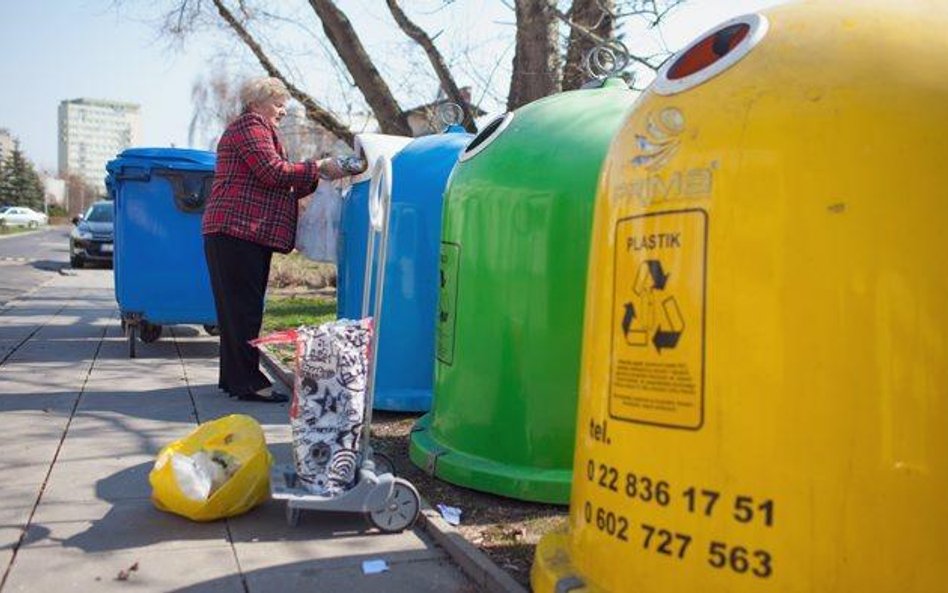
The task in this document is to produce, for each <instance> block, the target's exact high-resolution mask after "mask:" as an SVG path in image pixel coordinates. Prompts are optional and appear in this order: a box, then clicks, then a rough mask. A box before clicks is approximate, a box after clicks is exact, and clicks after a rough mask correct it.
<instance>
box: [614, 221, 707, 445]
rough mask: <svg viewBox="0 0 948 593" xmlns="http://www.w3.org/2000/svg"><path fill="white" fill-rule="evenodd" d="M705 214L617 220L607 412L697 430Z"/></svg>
mask: <svg viewBox="0 0 948 593" xmlns="http://www.w3.org/2000/svg"><path fill="white" fill-rule="evenodd" d="M707 233H708V214H707V212H705V211H704V210H680V211H674V212H657V213H651V214H644V215H640V216H631V217H629V218H623V219H621V220H619V221H618V222H617V223H616V232H615V238H616V241H615V285H614V289H613V303H612V356H611V368H610V377H609V415H610V416H611V417H612V418H614V419H616V420H624V421H628V422H642V423H646V424H655V425H659V426H667V427H673V428H686V429H698V428H700V427H701V424H702V422H703V421H704V316H705V290H706V286H705V281H706V265H707V264H706V257H707V253H706V252H707Z"/></svg>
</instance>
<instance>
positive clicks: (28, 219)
mask: <svg viewBox="0 0 948 593" xmlns="http://www.w3.org/2000/svg"><path fill="white" fill-rule="evenodd" d="M48 220H49V219H48V218H47V217H46V215H45V214H43V213H42V212H37V211H36V210H33V209H32V208H26V207H25V206H8V207H6V208H3V209H2V211H0V225H2V226H25V227H30V228H31V229H34V228H36V227H38V226H40V225H41V224H46V223H47V222H48Z"/></svg>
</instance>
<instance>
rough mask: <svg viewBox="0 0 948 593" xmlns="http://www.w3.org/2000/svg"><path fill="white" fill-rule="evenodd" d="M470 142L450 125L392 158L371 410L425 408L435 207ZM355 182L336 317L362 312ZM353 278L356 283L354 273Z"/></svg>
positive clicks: (433, 304)
mask: <svg viewBox="0 0 948 593" xmlns="http://www.w3.org/2000/svg"><path fill="white" fill-rule="evenodd" d="M472 139H473V135H471V134H468V133H467V132H465V130H464V128H462V127H460V126H451V127H449V128H448V129H447V130H445V132H444V133H442V134H437V135H432V136H423V137H421V138H416V139H414V140H412V141H411V142H409V143H408V144H407V145H405V147H404V148H402V149H401V150H400V151H399V152H398V153H397V154H396V155H395V157H394V158H393V159H392V202H391V203H392V205H391V214H390V216H389V237H388V258H387V260H388V261H387V262H386V266H385V290H384V298H383V302H382V314H381V324H380V325H379V326H378V328H377V331H378V332H379V346H378V349H379V351H378V355H377V357H376V360H377V361H378V362H377V364H378V368H377V370H376V374H375V400H374V402H375V403H374V405H373V407H374V409H376V410H388V411H401V412H424V411H427V410H429V409H431V391H432V384H433V375H434V330H435V316H436V315H437V307H438V289H439V278H438V269H439V268H438V257H439V253H440V246H441V207H442V201H443V197H444V190H445V187H446V186H447V183H448V176H449V175H450V174H451V171H452V169H453V168H454V165H455V163H457V160H458V156H459V155H460V154H461V152H462V151H463V150H464V148H465V147H466V146H467V145H468V143H469V142H470V141H471V140H472ZM358 185H364V186H365V187H364V188H363V187H358ZM358 185H356V186H353V188H352V193H351V194H350V196H349V199H348V200H347V203H346V205H345V206H344V207H343V212H344V214H343V219H342V222H341V223H340V225H341V226H344V227H345V233H346V241H347V243H348V244H347V245H345V246H344V248H343V249H344V250H345V255H344V257H345V259H346V261H348V262H349V263H350V264H353V265H350V266H349V270H350V276H349V278H347V284H346V292H347V295H346V298H345V300H344V301H343V299H342V297H340V301H339V303H340V304H339V316H340V317H346V316H349V317H352V318H357V317H359V315H360V314H361V305H362V287H363V282H364V280H363V272H364V267H365V248H366V245H365V238H366V232H367V230H368V182H363V183H362V184H358ZM357 237H358V238H359V240H356V238H357ZM357 260H358V261H359V262H360V263H361V265H359V266H358V267H357V266H356V265H354V262H355V261H357ZM340 262H342V258H341V259H340ZM356 272H358V273H356ZM356 275H358V276H359V278H358V283H356V282H354V280H355V278H353V277H352V276H356ZM356 287H357V288H358V290H357V291H355V288H356ZM341 292H342V285H341V284H340V294H341ZM373 294H374V291H373ZM373 298H374V297H373Z"/></svg>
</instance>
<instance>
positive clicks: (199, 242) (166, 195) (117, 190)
mask: <svg viewBox="0 0 948 593" xmlns="http://www.w3.org/2000/svg"><path fill="white" fill-rule="evenodd" d="M216 160H217V157H216V155H215V154H214V153H213V152H207V151H203V150H189V149H179V148H130V149H128V150H125V151H124V152H122V153H121V154H119V155H118V157H116V158H115V159H114V160H112V161H110V162H109V163H108V164H107V165H106V171H107V172H108V177H107V179H106V184H107V186H108V187H109V191H110V193H111V194H112V196H113V198H114V200H115V254H114V265H113V269H114V273H115V299H116V301H118V305H119V309H120V310H121V312H122V318H123V320H124V319H128V318H132V317H134V318H135V319H140V320H143V321H147V322H148V323H151V324H153V325H172V324H176V323H189V324H190V323H193V324H204V325H206V326H213V325H216V324H217V312H216V310H215V307H214V294H213V292H212V291H211V282H210V278H209V277H208V273H207V263H206V261H205V259H204V241H203V237H202V236H201V216H202V214H203V213H204V202H205V200H206V199H207V197H208V196H209V195H210V192H211V184H212V183H213V180H214V164H215V162H216Z"/></svg>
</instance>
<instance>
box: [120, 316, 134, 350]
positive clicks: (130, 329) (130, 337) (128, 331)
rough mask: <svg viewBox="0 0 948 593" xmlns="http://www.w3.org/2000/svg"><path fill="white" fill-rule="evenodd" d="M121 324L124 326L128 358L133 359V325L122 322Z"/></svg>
mask: <svg viewBox="0 0 948 593" xmlns="http://www.w3.org/2000/svg"><path fill="white" fill-rule="evenodd" d="M122 323H123V324H124V325H125V335H126V336H127V337H128V357H129V358H135V327H136V324H134V323H125V321H124V320H122Z"/></svg>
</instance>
